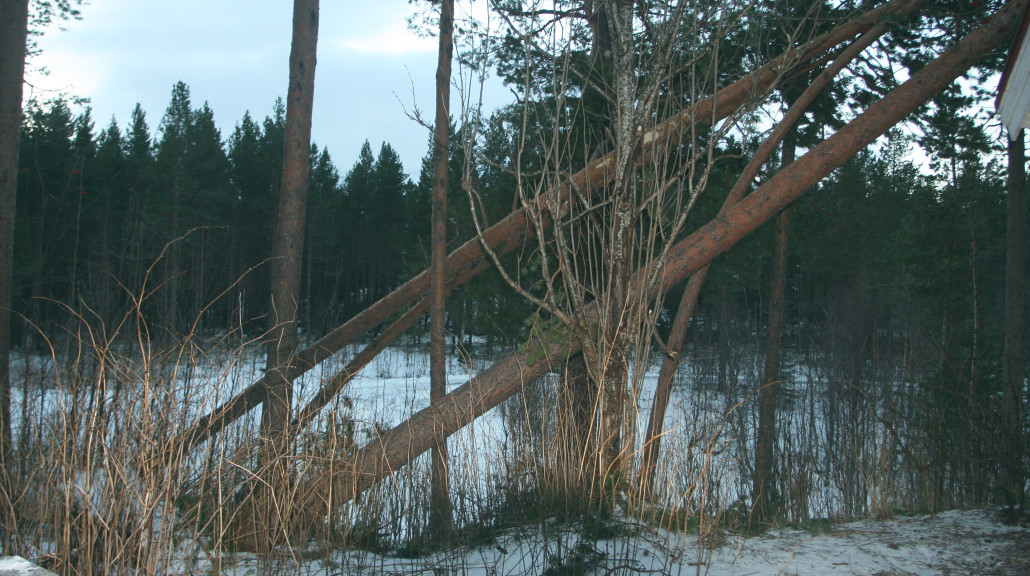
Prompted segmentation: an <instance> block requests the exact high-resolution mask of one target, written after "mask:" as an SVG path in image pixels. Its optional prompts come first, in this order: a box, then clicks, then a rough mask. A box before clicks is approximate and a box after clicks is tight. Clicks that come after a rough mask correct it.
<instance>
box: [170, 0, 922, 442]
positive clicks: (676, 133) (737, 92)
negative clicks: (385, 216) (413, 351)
mask: <svg viewBox="0 0 1030 576" xmlns="http://www.w3.org/2000/svg"><path fill="white" fill-rule="evenodd" d="M920 1H921V0H892V1H891V2H888V3H886V4H883V5H881V6H878V7H876V8H873V9H871V10H869V11H867V12H864V13H863V14H861V15H859V16H857V17H855V18H853V19H851V20H849V21H847V22H845V23H843V24H840V25H839V26H837V27H835V28H834V29H832V30H830V31H829V32H826V33H825V34H822V35H820V36H817V37H816V38H814V39H812V40H810V41H809V42H807V43H805V44H803V45H802V46H799V47H797V48H794V49H791V50H788V51H786V52H785V53H784V54H782V55H781V56H779V57H777V58H775V59H773V60H771V61H769V62H768V63H766V64H765V65H764V66H762V67H760V68H758V69H757V70H755V71H754V72H752V73H750V74H748V75H747V76H744V77H743V78H741V79H739V80H737V81H736V82H734V83H733V84H731V85H729V86H727V87H726V88H723V89H721V90H719V91H718V92H716V93H715V94H714V95H713V96H710V97H708V98H705V99H703V100H700V101H698V102H697V103H696V104H694V105H693V106H691V107H689V108H686V109H684V110H682V111H681V112H679V113H677V114H675V115H673V116H672V117H670V118H668V119H667V120H665V121H664V122H662V123H661V124H660V125H658V126H656V127H655V128H653V129H652V130H650V131H648V132H646V133H644V134H642V135H641V143H640V145H641V154H640V164H645V163H647V162H650V161H651V159H652V158H653V156H654V155H655V154H657V153H659V152H661V151H662V150H664V149H666V148H667V147H669V146H671V145H676V144H678V143H679V142H680V141H681V140H682V138H683V136H684V134H686V133H688V131H689V129H690V128H691V126H693V125H695V124H696V125H702V124H712V123H714V122H717V121H719V120H722V119H724V118H726V117H728V116H729V115H730V114H732V113H734V112H735V111H737V110H739V109H740V108H741V107H742V106H745V105H746V104H747V103H748V102H751V101H752V100H754V99H755V98H756V97H757V96H758V95H761V94H763V93H766V92H768V91H769V90H771V89H772V88H773V87H774V86H775V85H776V83H777V82H778V81H779V80H780V79H782V77H783V76H784V74H786V73H787V72H788V71H789V70H791V69H793V68H794V67H796V66H798V65H800V64H802V63H804V62H806V61H809V60H811V59H812V58H816V57H819V56H821V55H824V54H826V53H827V52H829V51H830V50H832V49H833V48H834V47H836V46H838V45H840V44H841V43H842V42H846V41H847V40H849V39H851V38H853V37H855V36H857V35H858V34H861V33H862V32H864V31H866V30H867V29H868V28H870V27H871V26H873V25H875V24H876V23H877V22H879V21H881V20H883V19H885V18H887V17H890V16H892V15H898V14H904V13H907V12H910V11H912V10H914V8H915V7H916V6H917V5H918V4H919V3H920ZM614 158H615V154H614V153H609V154H607V155H606V156H603V157H601V158H599V159H598V160H596V161H594V162H591V163H590V164H589V165H588V166H587V167H586V168H583V169H582V170H580V171H579V172H577V173H575V174H574V175H572V176H571V177H570V179H569V180H570V182H569V183H568V184H566V185H563V186H562V188H561V189H560V190H559V191H557V192H556V193H557V194H559V198H562V199H564V198H568V197H569V194H570V192H571V191H572V190H578V191H579V192H581V193H584V194H590V193H592V192H593V191H595V190H597V189H598V188H600V187H601V186H603V185H604V184H606V183H607V182H609V181H610V180H611V178H613V177H614V174H613V171H612V170H610V168H609V167H610V166H611V165H612V164H614ZM548 200H549V199H548V198H547V197H546V196H541V197H539V198H537V200H536V202H537V206H538V207H539V208H540V209H541V212H544V211H545V208H544V207H546V206H547V205H548ZM559 204H560V203H559ZM544 224H545V225H546V226H550V222H549V221H547V222H544ZM530 234H531V226H530V225H529V221H528V219H527V215H526V209H525V208H522V209H519V210H517V211H515V212H513V213H512V214H510V215H508V216H507V217H505V218H504V219H502V220H501V221H500V222H498V223H496V224H494V225H493V226H491V227H489V228H488V229H486V230H484V231H483V234H482V236H481V237H479V238H473V239H472V240H470V241H468V242H466V243H465V244H463V245H462V246H460V247H459V248H457V249H456V250H455V251H454V252H452V253H451V254H450V255H448V257H447V276H448V279H449V280H448V283H449V284H450V286H451V288H452V289H453V288H455V287H458V286H461V285H463V284H465V283H467V282H468V281H470V280H471V279H472V278H474V277H475V276H477V275H478V274H480V273H481V272H483V271H484V270H486V269H487V268H489V267H490V265H491V263H490V259H489V257H488V256H487V255H486V252H485V251H484V250H483V244H486V245H487V246H489V247H490V248H491V249H492V250H493V251H494V252H495V253H497V254H499V255H505V254H508V253H511V252H512V251H514V250H515V249H516V248H518V247H520V246H522V245H523V243H524V242H525V240H526V239H527V238H529V237H530ZM428 292H429V271H428V270H425V271H423V272H422V273H420V274H419V275H418V276H415V277H414V278H412V279H411V280H409V281H407V282H406V283H404V284H403V285H402V286H401V287H399V288H398V289H396V290H394V291H393V292H391V293H390V294H388V295H386V296H384V297H383V298H382V299H380V300H379V301H377V302H376V303H375V304H373V305H371V306H370V307H368V308H367V309H365V310H364V311H362V312H360V313H359V314H358V315H356V316H355V317H353V318H351V319H350V320H348V321H347V322H346V323H344V324H342V325H341V326H339V327H337V328H336V329H335V330H333V331H332V332H330V333H329V334H326V335H325V336H323V337H322V338H320V339H319V340H318V341H317V342H315V343H314V344H312V345H311V346H309V347H307V348H305V349H304V350H301V351H300V352H298V354H297V357H296V359H295V361H294V362H293V363H292V365H291V366H290V369H289V370H288V371H286V378H288V379H289V380H291V381H292V380H295V379H297V378H298V377H300V376H302V375H303V374H304V373H306V372H307V371H308V370H310V369H311V368H313V367H315V366H317V365H318V364H319V363H320V362H322V361H323V360H325V359H326V358H328V357H330V356H332V355H333V354H335V353H336V352H338V351H339V350H341V349H342V348H343V347H344V346H346V345H348V344H350V343H352V342H354V341H355V340H357V339H358V338H360V337H361V336H362V335H364V334H365V333H367V332H368V331H370V330H372V329H374V328H376V327H377V326H379V325H380V324H382V323H383V322H386V321H387V319H389V318H391V317H393V316H394V315H395V314H398V313H400V312H402V311H403V310H406V309H407V308H408V307H410V306H412V305H414V304H415V303H416V302H418V301H419V300H421V299H422V298H424V297H425V296H426V295H427V294H428ZM400 332H403V330H400V331H398V333H400ZM363 355H365V354H363ZM351 376H353V372H348V373H347V374H344V375H343V376H339V377H334V378H333V379H332V383H331V384H330V386H332V388H333V389H335V390H336V391H337V392H338V391H339V390H340V389H342V387H343V384H345V383H346V380H347V379H349V377H351ZM266 383H267V378H261V379H259V380H257V381H256V382H254V383H252V384H251V385H249V386H248V387H247V388H246V389H244V390H243V391H242V392H240V393H239V394H237V395H236V396H234V397H233V398H231V399H230V400H228V401H226V402H225V403H224V404H222V405H220V406H218V407H217V408H215V409H214V410H212V411H211V412H210V413H208V414H207V415H205V416H203V417H201V418H200V419H198V420H197V422H196V423H195V424H194V425H193V426H192V427H190V429H189V430H187V431H185V432H184V433H183V434H182V435H180V436H179V437H178V438H177V439H176V441H175V442H174V444H173V445H175V446H183V447H184V448H183V449H184V451H186V452H189V451H190V450H192V449H193V448H194V447H196V446H197V445H198V444H200V443H201V442H203V441H204V440H206V439H207V438H209V437H210V436H212V435H214V434H217V433H218V432H220V431H221V430H222V429H223V428H225V427H226V426H228V425H229V424H231V423H232V422H235V421H236V420H237V419H239V418H240V417H241V416H243V415H244V414H246V413H247V412H248V411H250V410H251V409H252V408H254V407H255V406H257V405H259V404H261V402H263V401H264V398H265V386H266ZM333 395H334V394H328V393H323V392H320V393H319V394H318V398H319V399H320V402H321V401H322V400H324V401H325V402H328V400H329V399H331V397H332V396H333ZM322 405H323V406H324V403H323V404H322ZM316 407H317V408H320V407H321V406H318V405H317V404H312V405H309V408H310V409H316ZM309 408H305V414H308V415H310V414H311V413H310V410H309Z"/></svg>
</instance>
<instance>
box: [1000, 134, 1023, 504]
mask: <svg viewBox="0 0 1030 576" xmlns="http://www.w3.org/2000/svg"><path fill="white" fill-rule="evenodd" d="M1023 138H1024V134H1023V131H1020V132H1019V134H1018V135H1017V136H1016V137H1015V138H1011V139H1010V140H1009V173H1008V225H1007V228H1008V229H1007V246H1006V253H1005V342H1004V353H1003V358H1002V381H1003V386H1004V392H1003V394H1004V400H1003V401H1004V406H1003V407H1002V426H1001V429H1002V431H1003V432H1004V435H1005V437H1004V438H1003V440H1002V444H1003V447H1002V449H1003V450H1004V453H1003V454H1002V478H1001V482H1002V489H1003V492H1004V498H1005V505H1006V506H1008V507H1009V508H1010V509H1011V510H1013V511H1015V509H1016V507H1017V506H1018V507H1019V509H1022V508H1023V506H1024V505H1025V502H1026V500H1025V497H1026V493H1025V492H1024V490H1023V486H1024V481H1025V479H1026V475H1027V472H1026V455H1027V454H1026V444H1025V443H1024V442H1025V440H1024V438H1023V421H1024V419H1025V418H1026V407H1025V406H1023V380H1024V375H1025V374H1026V367H1025V365H1024V362H1025V356H1024V348H1023V335H1024V333H1025V330H1026V269H1025V266H1026V264H1025V262H1026V260H1025V259H1024V258H1025V253H1024V246H1025V242H1026V157H1025V149H1024V146H1025V145H1024V140H1023Z"/></svg>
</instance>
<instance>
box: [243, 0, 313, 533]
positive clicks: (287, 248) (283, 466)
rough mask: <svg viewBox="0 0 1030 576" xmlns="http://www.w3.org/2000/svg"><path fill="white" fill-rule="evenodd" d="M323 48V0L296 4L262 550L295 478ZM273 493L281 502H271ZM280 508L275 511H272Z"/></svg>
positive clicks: (283, 514) (281, 520)
mask: <svg viewBox="0 0 1030 576" xmlns="http://www.w3.org/2000/svg"><path fill="white" fill-rule="evenodd" d="M317 43H318V0H294V2H293V42H292V45H291V48H290V85H289V89H288V92H287V100H286V129H285V143H284V148H283V179H282V187H281V190H280V192H279V216H278V221H277V225H276V234H275V239H274V247H273V258H272V271H271V272H272V283H271V284H272V285H271V306H270V307H269V319H270V322H271V330H270V331H269V335H270V338H271V341H270V342H269V346H268V358H267V362H266V366H267V368H266V369H267V373H268V376H269V379H268V383H267V385H266V386H267V387H266V397H265V402H264V410H263V412H262V414H261V437H262V448H263V451H262V462H261V465H262V474H263V475H264V476H265V478H264V480H265V482H262V483H260V486H263V487H264V488H263V489H259V491H258V492H259V494H263V495H266V496H268V497H267V498H263V497H259V498H257V500H256V503H257V506H258V507H259V508H258V514H263V515H264V524H263V525H261V526H258V527H257V528H258V529H259V530H260V531H261V532H263V534H262V533H261V532H259V533H258V534H257V536H258V538H259V540H258V542H257V546H258V548H259V549H265V550H271V549H272V548H274V546H275V545H276V543H277V542H278V541H280V539H279V538H280V536H281V535H283V532H284V530H285V529H286V528H287V526H288V524H287V520H288V513H289V504H288V503H286V502H284V501H283V499H282V496H283V495H285V494H289V493H291V492H290V491H289V490H288V489H286V488H287V486H286V483H287V482H289V479H290V473H289V466H288V461H287V458H286V456H287V455H288V452H289V450H288V446H289V443H290V442H289V441H290V430H289V425H288V424H289V422H290V412H291V406H292V403H293V382H292V379H291V378H290V377H289V373H290V367H291V365H292V363H293V361H294V355H295V354H296V351H297V347H298V337H297V302H298V300H299V298H300V278H301V258H302V256H303V248H304V213H305V209H306V202H307V187H308V171H309V168H310V160H309V155H310V150H311V107H312V101H313V95H314V87H315V86H314V78H315V53H316V48H317ZM269 492H274V493H275V495H277V496H279V497H278V498H272V497H271V496H272V494H270V493H269ZM273 504H274V505H273Z"/></svg>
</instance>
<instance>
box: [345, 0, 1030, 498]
mask: <svg viewBox="0 0 1030 576" xmlns="http://www.w3.org/2000/svg"><path fill="white" fill-rule="evenodd" d="M1027 2H1028V0H1014V1H1013V2H1011V3H1009V4H1007V5H1006V6H1005V7H1004V8H1002V9H1001V10H1000V11H999V12H998V13H997V14H996V15H995V16H994V17H993V18H990V19H989V20H987V21H986V22H984V23H983V24H982V25H981V26H980V27H979V28H977V29H976V30H975V31H974V32H972V33H971V34H969V35H968V36H966V37H965V38H963V39H962V40H960V41H959V42H958V44H956V45H955V46H954V47H952V48H951V49H949V50H947V51H946V52H944V53H943V54H941V56H939V57H938V58H937V59H935V60H934V61H932V62H930V63H929V64H927V65H926V66H925V67H924V68H922V69H921V70H920V71H918V72H916V73H915V74H913V75H912V77H911V78H910V79H909V80H908V81H906V82H905V83H903V84H902V85H900V86H898V87H897V88H895V89H894V90H893V91H891V92H890V93H889V94H887V95H886V96H884V98H883V99H881V100H880V101H878V102H876V103H875V104H873V105H872V106H870V107H869V108H868V109H867V110H866V111H865V112H864V113H862V114H860V115H859V116H858V117H857V118H855V119H854V120H852V121H851V122H849V123H848V124H847V125H846V126H844V127H843V128H841V129H840V130H838V131H837V132H836V133H834V134H833V135H832V136H830V137H829V138H828V139H826V140H825V141H824V142H822V143H821V144H819V145H817V146H815V147H813V148H812V149H811V150H809V151H808V153H806V154H805V155H804V156H802V157H801V158H800V159H798V160H797V161H796V162H794V163H793V164H791V165H789V166H786V167H785V168H784V169H782V170H781V171H780V172H779V173H777V174H776V175H775V176H773V177H772V178H771V179H770V180H769V181H767V182H766V183H765V184H763V185H762V186H760V187H758V188H757V189H756V190H755V191H754V192H753V193H752V194H751V195H749V196H748V197H747V198H745V199H743V200H741V201H740V202H738V203H737V204H736V205H735V206H733V207H732V208H731V209H729V210H727V211H726V212H725V213H724V214H722V215H720V216H718V217H716V218H715V219H714V220H712V221H711V222H709V223H708V224H706V225H704V226H702V227H701V228H700V229H698V230H697V231H696V232H694V233H693V234H691V235H690V236H688V237H687V238H685V239H684V240H682V241H680V242H679V243H677V244H676V245H675V246H674V247H673V248H672V250H671V252H670V253H669V258H668V261H667V264H666V267H665V275H664V276H663V277H662V281H661V282H660V285H659V286H658V289H659V290H660V291H662V292H664V291H666V290H668V289H669V287H670V286H672V285H675V284H678V283H679V282H682V281H683V280H684V279H685V278H686V277H688V276H689V275H690V274H693V273H694V272H696V271H698V270H699V269H701V268H702V267H703V266H705V265H706V264H708V263H709V262H711V260H712V259H713V258H715V257H716V256H718V255H719V254H722V253H724V252H726V251H727V250H729V249H730V248H732V247H733V246H734V245H735V244H736V243H737V242H739V241H740V240H741V239H742V238H744V237H745V236H747V235H748V234H750V233H751V232H752V231H754V230H755V229H756V228H758V227H759V226H760V225H761V224H763V223H764V222H766V221H767V220H769V219H770V218H772V217H773V216H775V215H776V214H778V213H779V212H780V211H782V210H783V209H784V208H786V207H787V206H789V205H790V204H791V203H793V202H794V201H795V200H797V199H798V198H799V197H801V195H802V194H804V193H805V191H807V190H808V189H810V188H811V187H812V186H813V185H815V184H816V183H817V182H818V181H820V180H822V179H823V178H824V177H826V176H827V175H829V174H830V173H831V172H832V171H833V170H835V169H836V168H838V167H840V166H841V165H843V164H844V162H846V161H847V160H848V159H849V158H851V157H852V156H854V155H855V154H856V153H857V152H858V151H859V150H861V149H863V148H865V147H866V146H867V145H869V144H870V143H871V142H873V141H874V140H875V139H876V138H878V137H880V136H882V135H883V134H885V133H886V132H887V130H889V129H890V128H891V127H893V126H894V125H895V124H897V123H898V122H900V121H901V120H903V119H904V117H905V116H907V115H908V114H910V113H911V112H913V111H915V110H916V108H918V107H919V106H920V105H922V104H923V103H925V102H926V101H928V100H929V99H930V98H932V97H933V96H934V95H935V94H937V93H938V92H940V91H941V90H943V89H944V88H945V87H946V86H948V84H950V83H951V82H952V81H954V80H955V79H956V78H957V77H958V76H960V75H961V74H962V73H963V72H965V71H966V70H968V69H969V68H970V67H971V66H972V65H973V64H975V63H976V62H977V61H979V60H980V58H982V57H983V56H984V55H985V54H987V53H989V52H990V51H991V50H992V49H993V48H995V47H996V46H998V45H1000V44H1001V43H1002V42H1003V41H1005V40H1006V39H1007V38H1008V36H1009V35H1010V33H1011V31H1012V30H1013V29H1015V27H1016V25H1017V24H1018V22H1019V19H1020V17H1021V15H1022V12H1023V10H1024V9H1025V8H1026V6H1027ZM1007 33H1008V34H1007ZM653 276H654V271H653V270H650V269H644V270H640V271H638V273H637V274H636V275H635V277H634V280H635V281H634V283H633V289H634V290H635V291H636V290H639V289H640V287H639V286H638V284H639V279H640V278H650V277H653ZM595 313H596V312H595ZM578 350H579V345H578V344H577V343H576V341H575V340H572V341H570V342H567V343H564V342H563V340H562V339H561V338H557V337H555V335H552V334H548V333H544V334H543V335H542V336H541V337H539V338H535V339H534V340H533V341H531V342H530V343H529V345H528V346H527V349H526V350H525V351H523V352H520V353H518V354H513V355H512V356H510V357H508V358H506V359H504V360H502V361H500V362H498V363H496V364H494V365H493V366H491V367H490V368H488V369H486V370H484V371H483V372H481V373H479V375H478V376H477V377H475V378H473V379H472V380H470V381H469V382H467V383H465V384H464V385H462V386H460V387H459V388H457V389H456V390H454V391H453V392H451V393H450V394H448V395H447V396H446V397H444V398H443V399H442V400H441V401H440V402H438V403H436V404H434V405H432V406H429V407H428V408H425V409H423V410H421V411H419V412H418V413H416V414H414V415H412V416H411V417H410V418H408V419H407V420H405V421H404V422H402V423H400V424H399V425H397V426H396V427H394V428H393V429H391V430H389V431H387V432H386V433H384V434H382V435H381V436H379V437H378V438H376V440H375V441H374V442H372V443H371V444H368V445H366V446H364V447H362V448H361V449H359V450H358V451H357V452H356V454H355V455H354V456H353V457H352V459H351V460H350V462H348V463H347V465H345V466H343V467H341V468H340V469H342V470H346V472H345V473H342V474H340V475H339V476H338V477H337V478H336V480H337V482H336V486H337V494H341V495H343V497H344V498H353V497H354V496H355V495H357V494H359V493H360V492H362V491H364V490H365V489H367V488H368V487H369V486H371V485H372V484H373V483H375V482H376V481H378V480H379V479H381V478H384V477H386V476H387V475H389V474H391V473H392V472H393V471H395V470H397V469H398V468H400V467H401V466H404V465H406V464H408V463H409V462H411V460H412V459H414V458H415V457H417V456H418V455H420V454H422V453H424V452H426V451H427V450H429V449H430V448H431V447H432V446H433V445H434V444H436V443H437V442H439V439H438V438H437V437H435V435H444V436H448V435H450V434H453V433H454V432H456V431H457V430H459V429H460V428H462V427H463V426H465V425H467V424H468V423H470V422H471V421H472V420H474V419H475V418H477V417H479V416H481V415H482V414H484V413H485V412H486V411H487V410H489V409H491V408H493V407H494V406H496V405H498V404H499V403H500V402H502V401H504V400H505V399H507V398H509V397H511V396H512V395H513V394H515V393H516V392H518V391H520V390H522V388H523V387H524V386H525V385H526V384H527V383H528V382H532V381H533V380H535V379H537V378H539V377H541V376H543V375H544V374H546V373H547V372H550V371H552V370H554V368H555V366H557V365H559V364H560V363H561V362H562V361H563V360H564V359H565V358H568V356H569V355H570V354H574V353H576V352H577V351H578ZM531 357H532V358H534V359H535V361H534V362H532V363H530V362H529V359H530V358H531Z"/></svg>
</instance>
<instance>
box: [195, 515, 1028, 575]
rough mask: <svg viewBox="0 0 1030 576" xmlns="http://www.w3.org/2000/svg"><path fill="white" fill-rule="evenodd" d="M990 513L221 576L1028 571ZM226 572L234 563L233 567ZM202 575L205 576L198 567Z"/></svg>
mask: <svg viewBox="0 0 1030 576" xmlns="http://www.w3.org/2000/svg"><path fill="white" fill-rule="evenodd" d="M996 516H997V515H996V513H995V512H994V511H990V510H963V511H958V510H956V511H949V512H944V513H941V514H938V515H935V516H913V517H899V518H895V519H892V520H885V521H879V520H863V521H857V522H850V523H846V524H840V525H837V526H833V527H827V526H828V525H827V524H815V525H813V526H815V528H811V529H804V528H781V529H776V530H771V531H769V532H767V533H765V534H762V535H759V536H741V535H735V534H722V535H721V536H720V537H718V538H716V539H714V540H713V539H706V540H705V541H704V542H703V543H699V541H698V538H697V534H696V533H694V534H691V533H684V532H675V533H669V532H665V531H660V530H655V529H653V528H650V527H648V526H646V525H638V524H626V525H625V526H623V533H621V534H618V535H616V536H614V537H612V538H610V539H596V540H594V539H586V538H583V537H582V536H581V534H582V532H583V530H581V529H580V530H575V529H573V528H572V527H570V526H558V525H555V524H553V523H551V522H546V523H543V524H538V525H534V526H528V527H522V528H518V529H512V530H509V531H508V532H505V533H503V534H501V535H499V536H498V537H497V538H496V539H492V540H491V541H490V542H489V543H487V544H484V545H482V546H479V547H473V548H458V549H452V550H447V551H443V552H438V553H435V554H431V555H426V556H422V557H419V558H414V559H410V558H402V557H399V556H398V555H395V554H376V553H372V552H367V551H361V550H351V551H329V552H321V553H319V552H314V551H313V552H311V553H308V554H305V555H300V556H299V557H295V558H291V559H289V560H279V561H278V562H276V563H275V565H274V567H273V566H270V564H269V561H268V560H266V559H262V558H259V557H258V556H255V555H252V554H245V555H239V556H236V557H235V558H233V559H231V560H229V559H227V561H226V563H225V564H223V570H222V572H221V574H224V575H234V576H235V575H241V576H242V575H258V574H269V573H289V574H305V575H306V574H310V575H314V574H329V575H335V574H447V575H450V574H462V575H466V576H500V575H508V574H510V575H516V574H549V575H560V574H584V575H585V574H670V575H681V574H682V575H688V574H697V575H706V576H743V575H748V576H779V575H792V576H794V575H796V576H823V575H827V574H829V575H863V576H895V575H904V576H945V575H958V574H962V575H966V576H968V575H986V574H990V575H1002V576H1020V575H1022V574H1025V572H1024V570H1025V569H1026V564H1025V556H1026V553H1027V548H1026V544H1027V542H1030V529H1028V528H1027V527H1019V526H1006V525H1004V524H1002V523H1000V522H999V521H998V520H997V518H996ZM227 565H228V566H227ZM196 569H203V570H204V571H203V573H207V570H208V569H209V567H206V566H204V565H203V563H200V565H198V566H196V568H195V570H196ZM198 573H199V572H198Z"/></svg>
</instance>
